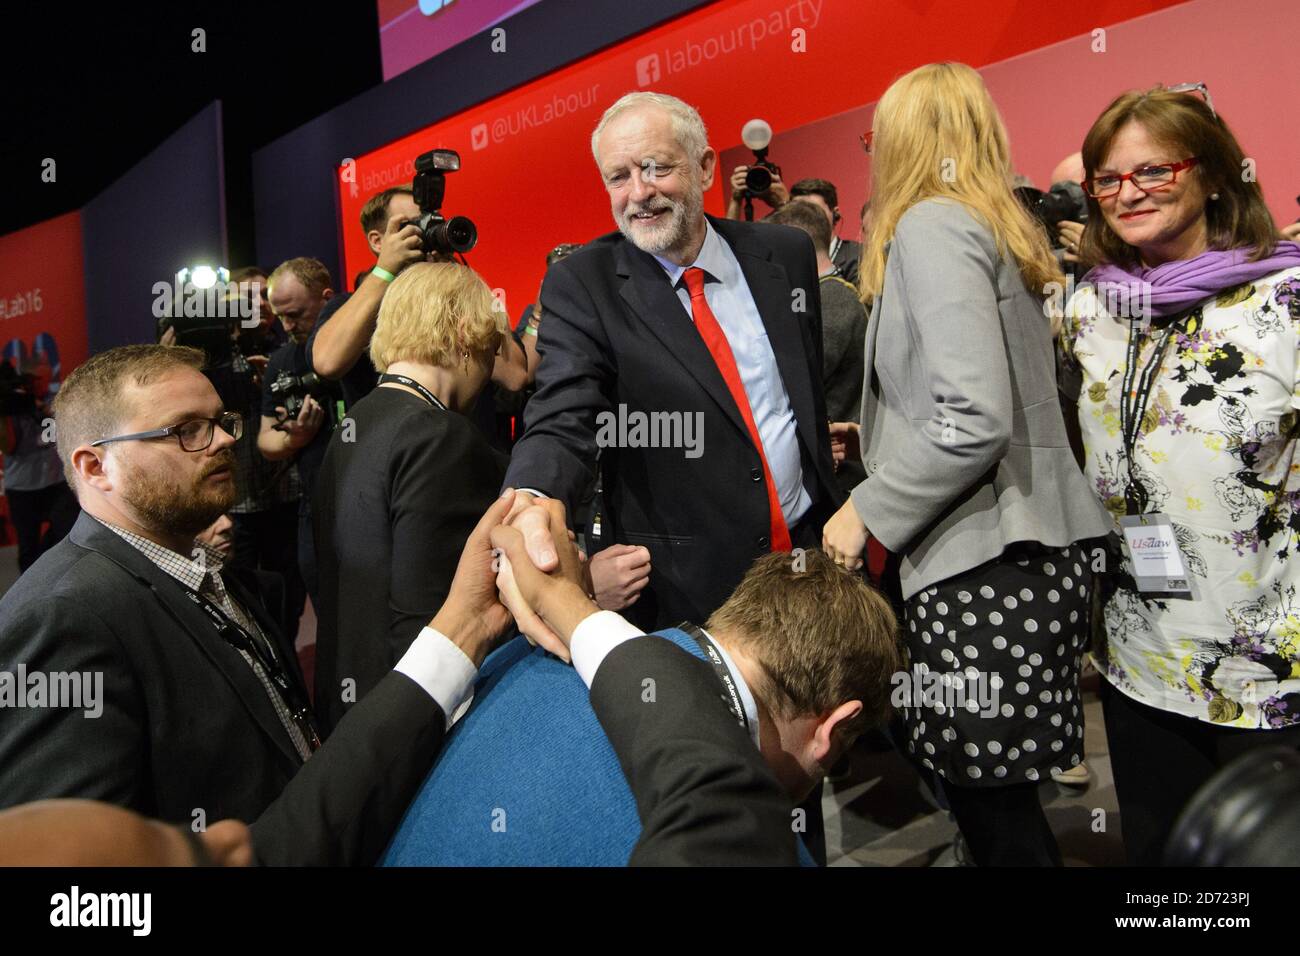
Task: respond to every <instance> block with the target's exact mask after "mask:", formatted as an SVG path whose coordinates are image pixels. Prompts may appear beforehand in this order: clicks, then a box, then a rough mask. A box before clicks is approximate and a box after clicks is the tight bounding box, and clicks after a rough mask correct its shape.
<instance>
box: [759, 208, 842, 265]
mask: <svg viewBox="0 0 1300 956" xmlns="http://www.w3.org/2000/svg"><path fill="white" fill-rule="evenodd" d="M763 221H764V222H774V223H777V224H778V225H782V226H793V227H794V228H796V229H799V230H802V231H803V232H806V233H807V234H808V237H809V238H810V239H812V243H813V248H814V249H816V250H817V251H818V252H820V253H821V254H822V255H828V254H829V253H830V250H831V224H830V221H829V220H828V219H827V218H826V213H824V212H823V211H822V210H821V208H820V207H818V206H814V205H813V204H812V203H811V202H808V201H807V200H806V199H791V200H790V201H789V202H788V203H786V204H785V205H784V206H782V207H781V208H780V209H774V210H773V211H772V212H770V213H768V214H767V215H766V216H765V217H763Z"/></svg>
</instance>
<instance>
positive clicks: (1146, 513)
mask: <svg viewBox="0 0 1300 956" xmlns="http://www.w3.org/2000/svg"><path fill="white" fill-rule="evenodd" d="M1200 89H1201V90H1202V91H1203V89H1204V88H1203V87H1201V88H1200ZM1083 163H1084V167H1085V169H1086V171H1087V179H1086V180H1085V181H1084V188H1085V190H1086V191H1087V193H1088V196H1089V200H1088V205H1089V211H1090V214H1089V217H1088V225H1087V227H1086V229H1085V230H1084V232H1083V236H1082V238H1081V241H1080V242H1079V248H1078V250H1077V251H1078V254H1079V257H1080V259H1081V260H1082V261H1083V262H1084V263H1085V264H1086V265H1090V266H1092V267H1093V268H1092V270H1091V271H1090V272H1089V273H1088V274H1087V276H1086V277H1085V281H1084V284H1083V285H1082V286H1081V288H1080V289H1079V290H1078V291H1077V292H1076V293H1075V294H1074V295H1073V296H1072V298H1071V299H1070V302H1069V303H1068V305H1067V308H1066V317H1065V323H1064V327H1063V329H1062V332H1061V336H1060V339H1059V343H1060V347H1061V350H1062V352H1063V357H1064V360H1065V361H1066V362H1067V363H1069V364H1070V365H1072V366H1074V367H1075V368H1077V369H1078V370H1079V371H1080V372H1081V373H1082V389H1081V393H1080V395H1079V423H1080V427H1081V430H1082V433H1083V438H1084V445H1085V449H1086V463H1085V471H1086V474H1087V477H1088V479H1089V482H1090V483H1091V485H1092V487H1093V490H1094V492H1095V493H1096V494H1097V496H1098V497H1099V498H1100V499H1101V502H1102V504H1103V505H1104V506H1105V507H1106V509H1107V510H1108V511H1109V512H1110V514H1111V516H1112V518H1113V523H1114V533H1113V535H1112V544H1113V552H1112V556H1111V557H1112V560H1111V561H1110V562H1109V563H1108V565H1107V567H1108V570H1109V571H1110V572H1111V573H1110V574H1109V575H1108V576H1107V577H1108V580H1107V588H1106V590H1105V591H1104V595H1105V597H1104V607H1105V634H1104V637H1103V638H1102V639H1101V640H1100V642H1099V646H1098V647H1097V648H1096V649H1095V651H1094V658H1095V660H1096V663H1097V666H1098V670H1100V671H1101V673H1102V674H1103V676H1104V677H1105V679H1106V680H1105V686H1104V687H1103V707H1104V713H1105V719H1106V731H1107V737H1108V738H1109V744H1110V755H1111V764H1112V767H1113V769H1114V774H1115V788H1116V793H1117V796H1118V799H1119V804H1120V810H1121V814H1122V822H1123V832H1124V842H1125V846H1126V848H1127V851H1128V855H1129V859H1130V862H1133V863H1137V864H1144V865H1147V864H1154V863H1159V862H1160V858H1161V852H1162V849H1163V845H1164V843H1165V840H1166V839H1167V836H1168V834H1169V831H1170V829H1171V827H1172V824H1173V822H1174V819H1175V818H1176V816H1177V814H1178V812H1179V810H1180V809H1181V808H1182V806H1183V805H1184V804H1185V803H1186V802H1187V801H1188V799H1189V798H1190V797H1191V795H1192V794H1193V793H1194V792H1195V790H1196V789H1197V787H1198V786H1199V785H1200V784H1201V783H1202V782H1204V781H1205V780H1206V779H1207V778H1208V777H1209V776H1210V775H1211V774H1212V773H1213V772H1214V771H1215V769H1217V768H1218V767H1219V766H1221V765H1222V764H1224V763H1226V762H1227V761H1228V760H1230V759H1231V758H1232V757H1234V756H1235V755H1236V754H1238V753H1240V752H1241V751H1243V750H1246V749H1248V748H1251V747H1255V746H1260V745H1269V744H1284V745H1287V746H1291V747H1297V746H1300V588H1298V587H1297V585H1300V555H1298V554H1297V551H1300V459H1297V457H1296V437H1297V435H1298V434H1300V427H1298V419H1297V414H1298V410H1300V361H1297V357H1298V356H1300V246H1297V245H1296V244H1295V243H1291V242H1282V241H1279V237H1278V233H1277V229H1276V227H1275V225H1274V223H1273V220H1272V218H1271V217H1270V216H1269V213H1268V209H1267V208H1266V207H1265V205H1264V200H1263V195H1262V193H1261V191H1260V187H1259V184H1258V183H1257V182H1255V181H1254V178H1253V177H1247V176H1244V175H1243V170H1245V169H1248V168H1249V165H1250V164H1248V163H1247V162H1246V161H1245V157H1244V156H1243V155H1242V150H1241V147H1240V146H1239V145H1238V144H1237V141H1236V139H1235V138H1234V137H1233V135H1232V133H1231V132H1230V131H1229V129H1228V127H1227V125H1226V124H1225V123H1224V122H1223V120H1222V119H1220V118H1219V117H1218V116H1217V115H1216V114H1215V113H1214V110H1213V108H1212V107H1211V106H1210V105H1209V102H1208V96H1207V98H1206V99H1201V98H1198V97H1196V96H1192V95H1188V94H1187V93H1186V92H1182V91H1180V90H1177V89H1162V88H1159V87H1157V88H1156V89H1154V90H1151V91H1147V92H1137V91H1135V92H1130V93H1125V94H1124V95H1123V96H1120V97H1119V98H1118V99H1116V100H1115V101H1114V102H1113V103H1111V105H1110V106H1109V107H1108V108H1107V109H1106V111H1105V112H1104V113H1102V115H1101V117H1100V118H1099V119H1098V120H1097V121H1096V122H1095V123H1094V124H1093V127H1092V129H1091V130H1089V132H1088V135H1087V138H1086V139H1085V140H1084V144H1083Z"/></svg>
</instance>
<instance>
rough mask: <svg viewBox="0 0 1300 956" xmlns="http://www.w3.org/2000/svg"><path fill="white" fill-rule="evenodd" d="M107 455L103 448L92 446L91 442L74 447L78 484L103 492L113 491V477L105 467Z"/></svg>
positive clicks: (73, 462)
mask: <svg viewBox="0 0 1300 956" xmlns="http://www.w3.org/2000/svg"><path fill="white" fill-rule="evenodd" d="M107 455H108V453H107V452H106V451H104V450H103V449H100V448H91V447H90V445H89V444H83V445H78V446H77V447H76V448H74V449H72V468H73V470H74V471H76V473H77V484H79V485H84V486H86V487H89V488H95V489H97V490H99V491H102V492H109V491H112V490H113V479H112V478H110V477H109V475H108V472H107V470H106V469H105V468H104V458H105V457H107Z"/></svg>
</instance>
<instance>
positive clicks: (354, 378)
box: [307, 292, 379, 408]
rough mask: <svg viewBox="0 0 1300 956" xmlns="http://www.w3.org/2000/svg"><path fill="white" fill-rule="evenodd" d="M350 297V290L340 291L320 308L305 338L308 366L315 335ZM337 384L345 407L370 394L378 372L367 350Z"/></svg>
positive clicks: (310, 363) (313, 365) (314, 344)
mask: <svg viewBox="0 0 1300 956" xmlns="http://www.w3.org/2000/svg"><path fill="white" fill-rule="evenodd" d="M350 298H352V293H351V292H340V293H338V294H337V295H335V296H333V297H331V298H330V300H329V301H328V302H326V303H325V305H324V307H323V308H322V309H321V310H320V315H319V316H318V317H317V318H316V327H315V328H314V329H312V332H311V336H310V337H309V338H308V339H307V364H308V365H309V366H311V367H313V368H314V367H315V364H314V363H313V362H312V349H313V348H315V347H316V335H317V334H318V333H319V332H320V330H321V328H322V327H324V325H325V323H326V322H328V321H329V320H330V318H331V317H332V316H333V315H334V313H335V312H337V311H338V310H339V309H340V308H342V306H343V303H344V302H346V301H348V299H350ZM339 384H340V385H342V386H343V404H344V406H345V407H346V408H351V407H352V406H353V405H355V404H356V403H357V402H359V401H361V399H363V398H365V397H366V396H367V395H369V394H370V392H371V390H372V389H374V387H375V386H376V385H377V384H379V373H378V372H376V371H375V366H374V363H373V362H371V361H370V353H369V352H362V353H361V357H360V358H358V359H357V361H356V364H354V365H353V366H352V368H350V369H348V371H347V374H346V375H344V376H343V377H342V378H341V379H339Z"/></svg>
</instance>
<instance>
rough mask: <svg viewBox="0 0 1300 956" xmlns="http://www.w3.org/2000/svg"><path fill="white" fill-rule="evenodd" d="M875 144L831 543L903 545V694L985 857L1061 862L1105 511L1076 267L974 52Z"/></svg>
mask: <svg viewBox="0 0 1300 956" xmlns="http://www.w3.org/2000/svg"><path fill="white" fill-rule="evenodd" d="M870 143H871V145H872V147H873V148H874V155H873V162H872V212H873V222H872V228H871V231H870V233H869V235H868V237H867V240H866V243H865V248H864V249H863V256H862V270H861V277H860V290H859V291H860V294H861V295H862V297H863V299H864V300H867V299H874V306H873V308H872V313H871V318H870V320H869V322H868V326H867V337H866V348H865V368H866V380H865V383H864V386H863V403H862V415H861V422H862V424H861V432H862V436H863V437H862V439H861V442H860V444H861V456H862V462H863V466H864V467H865V469H866V473H867V478H866V479H865V480H864V481H863V482H862V483H861V484H859V485H858V486H857V487H856V488H854V489H853V492H852V494H851V496H850V499H849V501H847V502H846V503H845V504H844V506H843V507H842V508H841V509H840V510H839V511H838V512H837V513H836V514H835V516H834V517H833V518H832V519H831V520H830V521H829V522H828V523H827V525H826V527H825V529H824V532H823V546H824V547H825V548H826V550H827V551H828V552H829V553H830V554H831V556H832V557H834V558H835V559H836V560H837V561H838V562H839V563H841V564H844V565H845V566H847V567H851V568H856V567H860V566H861V564H862V555H863V552H864V550H865V548H866V544H867V540H868V538H869V537H873V536H874V537H875V538H876V539H877V540H879V541H880V542H881V544H883V545H884V546H885V547H886V548H887V549H889V550H890V551H891V552H893V553H894V554H895V555H896V556H897V558H898V567H899V584H900V586H901V592H902V598H903V599H904V629H903V635H904V640H905V641H906V643H907V647H908V651H909V655H910V667H909V671H908V673H907V675H906V676H907V678H908V679H907V681H905V682H903V683H902V684H901V686H900V685H896V687H895V700H894V704H895V706H896V707H897V708H898V709H899V712H900V715H901V717H902V719H903V722H904V724H905V726H906V728H907V747H908V752H909V753H910V754H911V755H912V756H913V759H915V760H917V761H919V762H920V763H921V764H922V765H923V766H924V767H926V768H927V769H929V770H932V771H934V772H935V773H936V774H938V776H939V777H940V778H941V779H942V781H943V789H944V792H945V794H946V795H947V797H948V802H949V805H950V806H951V808H952V810H953V813H954V815H955V816H956V818H957V822H958V825H959V826H960V827H961V830H962V834H963V835H964V836H965V838H966V842H967V844H968V846H969V847H970V850H971V853H972V855H973V857H974V859H975V861H976V862H977V863H979V864H981V865H999V864H1002V865H1059V864H1060V861H1061V858H1060V851H1059V850H1058V848H1057V845H1056V841H1055V838H1054V837H1053V835H1052V832H1051V829H1050V827H1049V826H1048V824H1047V819H1046V817H1045V815H1044V814H1043V810H1042V806H1041V804H1040V803H1039V799H1038V793H1037V788H1038V784H1039V782H1040V781H1045V780H1047V779H1049V778H1050V777H1051V776H1053V775H1055V774H1058V773H1061V772H1063V771H1065V770H1068V769H1069V768H1070V767H1072V766H1075V765H1077V764H1078V763H1079V762H1080V761H1081V760H1082V755H1083V707H1082V702H1081V701H1080V699H1079V664H1080V658H1081V654H1082V652H1083V650H1084V645H1085V639H1086V635H1087V629H1086V628H1087V620H1086V617H1087V607H1088V592H1089V580H1090V579H1089V567H1088V559H1087V556H1086V554H1085V552H1084V550H1083V548H1082V547H1081V544H1080V542H1082V541H1084V540H1085V539H1088V538H1091V537H1093V536H1096V535H1100V534H1102V533H1104V532H1105V530H1106V523H1105V520H1104V517H1103V515H1102V512H1101V509H1100V508H1099V507H1098V506H1097V503H1096V501H1095V499H1094V498H1093V497H1092V495H1091V494H1090V493H1089V491H1088V488H1087V486H1086V484H1085V483H1084V480H1083V476H1082V474H1081V473H1080V472H1079V468H1078V465H1077V464H1076V463H1075V461H1074V458H1073V456H1072V455H1071V452H1070V448H1069V442H1068V440H1067V438H1066V432H1065V425H1064V422H1063V420H1062V416H1061V409H1060V405H1059V403H1058V401H1057V397H1056V391H1057V389H1056V378H1055V365H1054V358H1053V344H1052V334H1053V328H1052V325H1053V323H1052V322H1051V320H1050V319H1049V318H1048V317H1047V315H1046V314H1045V310H1044V307H1043V297H1044V295H1045V294H1046V293H1047V291H1048V290H1049V289H1051V288H1056V287H1055V286H1052V283H1054V282H1059V281H1061V276H1060V273H1059V271H1058V269H1057V267H1056V264H1055V261H1054V259H1053V258H1052V255H1051V252H1050V251H1049V249H1048V246H1047V241H1046V236H1045V235H1044V234H1043V233H1042V231H1041V229H1040V228H1039V227H1038V226H1037V225H1036V224H1035V223H1034V222H1033V221H1032V220H1031V219H1030V217H1029V216H1028V214H1027V213H1026V212H1025V210H1024V209H1023V208H1021V206H1020V205H1019V204H1018V202H1017V201H1016V198H1015V196H1014V195H1013V193H1012V191H1011V163H1010V150H1009V147H1008V144H1007V137H1006V132H1005V129H1004V127H1003V125H1002V120H1001V118H1000V117H999V116H998V112H997V109H996V108H995V106H994V105H993V101H992V99H991V98H990V97H989V94H988V91H987V90H986V89H985V88H984V84H983V82H982V81H981V79H980V77H979V74H978V73H976V72H975V71H974V70H972V69H971V68H970V67H968V66H965V65H963V64H960V63H935V64H930V65H928V66H923V67H921V68H919V69H917V70H913V71H912V72H911V73H908V74H907V75H906V76H903V77H902V78H901V79H899V80H897V81H896V82H895V83H894V84H893V85H892V86H891V87H890V88H889V89H888V90H887V91H886V92H885V95H884V96H883V97H881V100H880V103H879V105H878V106H877V108H876V113H875V118H874V121H873V136H872V139H871V140H870ZM836 431H839V432H845V433H847V434H848V436H849V437H856V434H857V429H856V428H852V429H850V428H849V427H848V426H843V427H839V428H837V429H836Z"/></svg>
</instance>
